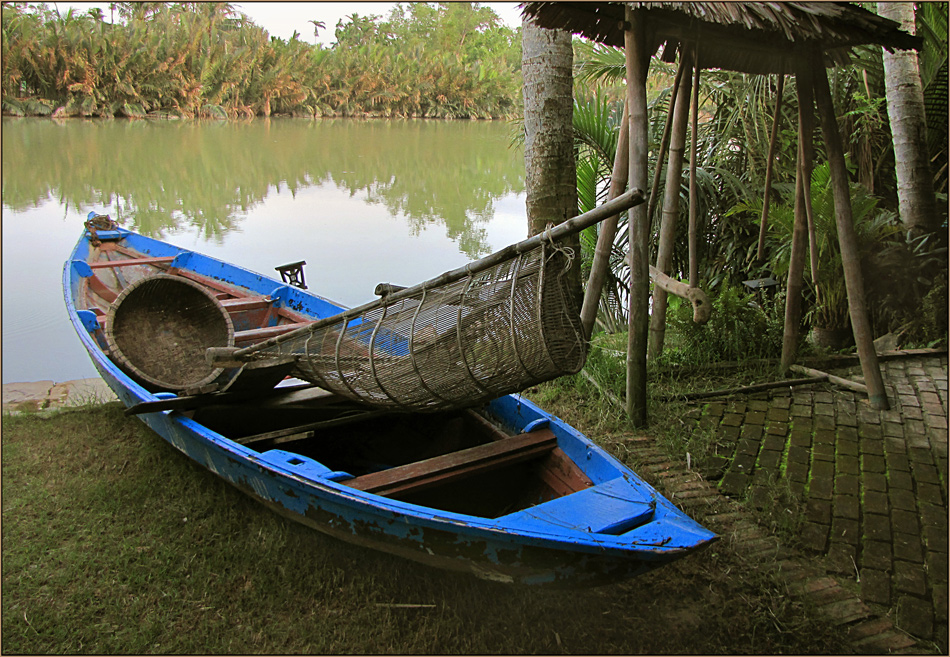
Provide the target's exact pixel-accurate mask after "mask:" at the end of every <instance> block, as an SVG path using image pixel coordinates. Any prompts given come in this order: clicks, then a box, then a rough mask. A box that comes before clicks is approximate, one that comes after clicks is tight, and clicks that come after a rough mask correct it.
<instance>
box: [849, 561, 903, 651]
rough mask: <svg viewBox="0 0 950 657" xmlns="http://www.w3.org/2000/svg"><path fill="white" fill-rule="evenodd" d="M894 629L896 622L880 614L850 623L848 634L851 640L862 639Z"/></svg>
mask: <svg viewBox="0 0 950 657" xmlns="http://www.w3.org/2000/svg"><path fill="white" fill-rule="evenodd" d="M861 580H862V581H863V580H864V571H862V572H861ZM888 586H890V580H888ZM893 629H894V623H892V622H891V620H890V619H889V618H886V617H880V616H878V617H876V618H868V619H867V620H861V621H858V622H857V623H854V624H853V625H849V626H848V628H847V634H846V636H847V638H848V640H849V641H860V640H862V639H867V638H868V637H877V636H880V635H881V634H884V633H885V632H887V631H888V630H893ZM911 644H913V642H911Z"/></svg>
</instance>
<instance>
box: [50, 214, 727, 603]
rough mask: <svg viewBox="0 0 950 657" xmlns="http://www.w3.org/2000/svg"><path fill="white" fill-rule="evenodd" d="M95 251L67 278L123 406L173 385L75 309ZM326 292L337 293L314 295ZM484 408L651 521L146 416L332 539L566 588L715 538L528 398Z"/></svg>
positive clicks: (168, 416)
mask: <svg viewBox="0 0 950 657" xmlns="http://www.w3.org/2000/svg"><path fill="white" fill-rule="evenodd" d="M123 234H124V232H123ZM88 252H89V245H88V240H87V238H86V237H83V238H81V239H80V242H79V243H78V244H77V247H76V250H75V251H74V253H73V255H72V257H71V259H70V260H69V261H68V262H67V263H66V267H65V269H64V275H63V284H64V290H65V294H66V305H67V308H68V310H69V314H70V318H71V321H72V322H73V325H74V327H75V328H76V331H77V334H78V335H79V337H80V339H81V341H82V342H83V345H84V346H85V348H86V350H87V352H88V353H89V355H90V358H91V359H92V361H93V363H94V365H95V367H96V368H97V370H98V371H99V373H100V375H101V376H102V378H103V379H104V380H105V381H106V383H107V384H108V385H109V386H110V387H111V388H112V389H113V391H115V393H116V395H117V396H118V397H119V399H120V400H121V401H122V403H123V404H125V405H126V406H127V407H132V406H135V405H137V404H141V403H143V402H154V401H157V400H159V399H162V398H167V397H169V396H171V395H169V394H168V393H152V392H150V391H149V390H147V389H145V388H144V387H142V386H141V385H140V384H139V383H136V381H134V380H133V379H132V378H131V377H130V376H129V375H128V374H126V373H125V372H124V371H123V370H122V369H120V368H119V366H118V365H117V364H116V363H115V362H113V361H112V360H111V359H110V358H109V357H108V356H107V355H106V353H105V352H104V351H103V349H102V347H101V344H100V343H99V342H97V340H96V339H95V338H94V337H93V334H92V333H91V332H90V330H89V328H90V326H89V319H88V317H85V318H84V317H83V316H81V315H80V314H79V312H77V307H76V303H75V300H76V296H77V295H78V294H79V290H80V287H81V285H82V281H81V274H82V267H81V266H78V265H76V264H74V263H75V262H76V261H77V260H79V261H82V260H83V258H84V257H85V254H86V253H88ZM244 271H245V270H239V273H240V272H244ZM255 276H256V275H255ZM258 279H263V277H258ZM268 285H271V286H273V285H279V283H277V282H275V281H265V282H263V283H262V284H261V287H262V289H267V286H268ZM318 303H319V304H325V303H329V302H326V300H323V299H319V298H318ZM297 305H298V307H303V304H297ZM331 309H332V306H331ZM487 410H488V412H489V413H490V415H492V416H494V417H496V418H499V419H500V420H501V421H503V423H504V424H505V425H507V426H509V427H513V428H514V429H515V430H516V431H520V430H530V427H531V426H537V425H538V423H539V422H541V423H545V424H546V425H547V426H548V427H549V428H550V430H551V431H552V432H553V433H554V434H555V435H556V436H557V439H558V444H559V446H561V447H563V448H564V449H565V451H566V452H568V453H569V454H570V455H571V458H572V459H573V460H574V461H576V462H578V461H579V462H582V463H585V462H586V464H587V465H586V467H587V474H588V475H589V476H590V477H591V480H592V483H593V484H595V485H596V486H595V488H596V487H597V486H609V485H614V486H617V485H622V486H624V487H625V489H629V492H628V493H624V494H625V495H627V496H628V497H629V496H632V495H634V494H636V495H638V496H642V498H643V504H648V505H650V509H651V510H650V513H651V514H652V516H651V517H654V521H653V522H649V523H646V524H644V525H639V526H636V527H634V528H632V529H630V530H629V531H626V530H625V531H623V532H620V533H619V534H617V533H615V534H609V533H605V534H600V533H597V532H591V531H590V530H589V528H588V531H587V532H586V533H585V532H584V530H583V528H582V527H581V528H580V529H579V528H578V527H580V525H583V524H584V522H585V519H584V518H580V519H579V520H577V521H576V522H575V521H574V520H571V521H570V522H571V524H573V525H577V526H572V527H569V528H566V529H564V530H563V531H561V530H560V529H558V528H556V527H553V526H548V525H544V524H543V523H541V524H538V521H537V519H536V518H529V519H528V522H523V521H522V520H520V517H519V520H518V521H517V522H516V521H515V520H514V519H512V518H515V516H506V517H501V518H479V517H473V516H468V515H465V514H461V513H452V512H449V511H440V510H438V509H432V508H429V507H424V506H419V505H417V504H412V503H409V502H401V501H399V500H395V499H389V498H384V497H381V496H378V495H374V494H372V493H366V492H364V491H361V490H356V489H353V488H350V487H349V486H347V485H346V482H345V481H342V482H338V481H333V480H331V479H327V478H325V477H323V476H316V475H314V474H313V473H314V472H325V471H326V470H327V468H325V467H323V466H322V465H321V464H319V463H316V462H311V461H310V459H307V458H304V457H299V456H297V455H294V454H292V453H288V452H283V451H281V450H271V451H269V452H257V451H255V450H253V449H250V448H248V447H245V446H243V445H241V444H238V443H236V442H234V441H233V440H231V439H229V438H227V437H225V436H223V435H221V434H219V433H217V432H215V431H213V430H211V429H209V428H208V427H207V426H204V425H203V424H201V423H199V422H196V421H195V420H193V419H191V418H190V417H188V415H187V414H186V413H183V412H179V411H176V410H167V411H159V412H151V413H145V414H142V415H140V416H139V417H140V419H142V420H143V421H144V422H145V423H146V424H147V425H148V426H149V427H150V428H151V429H152V430H154V431H155V432H156V433H157V434H158V435H159V436H161V437H162V438H163V439H165V440H166V441H167V442H168V443H170V444H171V445H172V446H174V447H175V448H176V449H177V450H179V451H180V452H182V453H183V454H184V455H186V456H187V457H188V458H190V459H192V460H193V461H195V462H196V463H198V464H199V465H201V466H202V467H204V468H206V469H208V470H209V471H211V472H212V473H214V474H215V475H217V476H219V477H221V478H222V479H223V480H225V481H226V482H228V483H230V484H232V485H234V486H235V487H237V488H238V489H240V490H241V491H243V492H244V493H246V494H248V495H250V496H251V497H253V498H255V499H256V500H258V501H260V502H261V503H263V504H265V505H266V506H267V507H269V508H271V509H272V510H274V511H275V512H277V513H280V514H281V515H283V516H286V517H288V518H290V519H292V520H294V521H296V522H299V523H301V524H303V525H306V526H308V527H311V528H313V529H315V530H317V531H320V532H322V533H324V534H326V535H329V536H332V537H334V538H336V539H340V540H344V541H347V542H349V543H353V544H356V545H361V546H364V547H368V548H372V549H374V550H379V551H383V552H386V553H389V554H393V555H396V556H399V557H404V558H407V559H411V560H413V561H417V562H420V563H424V564H427V565H430V566H435V567H438V568H441V569H447V570H452V571H460V572H468V573H472V574H474V575H476V576H478V577H480V578H484V579H489V580H494V581H499V582H508V583H521V584H533V585H548V586H558V587H563V586H579V585H600V584H605V583H610V582H615V581H618V580H621V579H626V578H629V577H632V576H636V575H639V574H641V573H643V572H646V571H648V570H651V569H653V568H655V567H657V566H660V565H662V564H664V563H666V562H668V561H670V560H672V559H676V558H678V557H680V556H683V555H685V554H687V553H688V552H690V551H692V550H695V549H696V548H698V547H701V546H703V545H706V544H708V543H709V542H711V541H712V540H714V539H715V536H714V535H713V534H712V533H711V532H708V531H707V530H705V529H704V528H702V527H701V526H699V525H698V524H697V523H695V522H693V521H692V520H691V519H689V518H688V517H686V516H685V515H683V514H682V513H681V512H679V511H678V510H677V509H676V508H675V507H673V505H672V504H670V503H669V502H668V501H666V500H665V499H664V498H662V496H659V495H658V494H656V493H655V491H653V490H652V489H651V488H650V487H649V486H648V485H647V484H645V483H644V482H642V481H641V480H639V478H637V477H636V475H634V474H633V473H632V472H630V471H629V470H627V469H626V468H625V467H624V466H622V465H621V464H620V463H619V462H617V461H616V460H615V459H613V458H612V457H610V456H609V455H607V454H606V453H605V452H604V451H603V450H602V449H600V448H599V447H597V446H596V445H594V444H593V443H592V442H590V441H589V440H588V439H587V438H586V437H584V436H582V435H581V434H579V433H578V432H577V431H576V430H574V429H573V428H572V427H570V426H569V425H567V424H566V423H564V422H563V421H561V420H560V419H558V418H556V417H554V416H552V415H550V414H548V413H546V412H545V411H543V410H542V409H540V408H539V407H537V406H536V405H534V404H533V403H531V402H530V401H529V400H527V399H524V398H521V397H520V396H517V395H507V396H504V397H501V398H498V399H496V400H494V401H492V402H491V403H490V404H489V405H488V408H487ZM591 464H593V465H591ZM308 467H309V468H311V469H310V470H307V468H308ZM542 506H544V505H542ZM516 515H517V514H516ZM506 518H508V519H506ZM532 523H533V524H532ZM618 531H619V530H618Z"/></svg>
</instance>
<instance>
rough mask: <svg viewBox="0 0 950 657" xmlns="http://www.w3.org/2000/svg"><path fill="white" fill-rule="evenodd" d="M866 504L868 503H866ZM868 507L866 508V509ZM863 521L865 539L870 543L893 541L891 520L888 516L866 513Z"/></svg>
mask: <svg viewBox="0 0 950 657" xmlns="http://www.w3.org/2000/svg"><path fill="white" fill-rule="evenodd" d="M865 504H866V501H865ZM866 508H867V507H865V509H866ZM862 521H863V524H864V537H865V539H866V540H869V541H885V542H890V540H891V518H890V516H888V515H882V514H878V513H867V512H866V511H865V513H864V515H863V517H862Z"/></svg>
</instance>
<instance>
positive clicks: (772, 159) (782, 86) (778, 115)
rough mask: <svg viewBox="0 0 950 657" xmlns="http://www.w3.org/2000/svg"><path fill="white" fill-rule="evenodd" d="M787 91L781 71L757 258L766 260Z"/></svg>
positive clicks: (766, 168) (767, 164)
mask: <svg viewBox="0 0 950 657" xmlns="http://www.w3.org/2000/svg"><path fill="white" fill-rule="evenodd" d="M784 91H785V74H784V73H779V76H778V89H777V90H776V91H775V116H774V117H773V118H772V134H771V135H769V159H768V160H767V161H766V163H765V195H764V196H763V198H762V219H761V221H760V222H759V249H758V251H757V254H756V260H757V261H758V264H759V265H761V264H762V263H764V262H765V229H766V226H768V221H769V203H770V202H771V199H772V167H773V166H774V164H775V142H776V141H778V124H779V120H780V118H781V115H782V94H783V92H784Z"/></svg>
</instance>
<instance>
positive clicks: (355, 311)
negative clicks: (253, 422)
mask: <svg viewBox="0 0 950 657" xmlns="http://www.w3.org/2000/svg"><path fill="white" fill-rule="evenodd" d="M641 189H642V188H637V189H631V190H630V191H628V192H626V193H624V194H622V195H621V196H618V197H617V198H615V199H614V200H612V201H608V202H607V203H604V204H603V205H600V206H598V207H596V208H594V209H593V210H591V211H589V212H585V213H584V214H581V215H578V216H576V217H572V218H570V219H568V220H566V221H563V222H561V223H560V224H558V225H557V226H554V227H553V228H551V229H550V230H546V231H544V232H543V233H538V234H537V235H533V236H532V237H529V238H527V239H525V240H522V241H520V242H518V243H516V244H511V245H509V246H506V247H505V248H503V249H501V250H500V251H495V252H494V253H492V254H491V255H487V256H485V257H484V258H481V259H479V260H476V261H474V262H470V263H468V264H467V265H465V266H463V267H459V268H458V269H453V270H451V271H447V272H445V273H443V274H442V275H441V276H437V277H436V278H431V279H429V280H427V281H425V282H423V283H418V284H416V285H413V286H411V287H407V288H404V289H402V290H398V291H396V292H393V293H392V294H388V295H385V296H383V297H382V298H380V299H376V300H375V301H370V302H369V303H365V304H363V305H362V306H358V307H356V308H351V309H350V310H347V311H344V312H342V313H340V314H338V315H334V316H332V317H326V318H324V319H320V320H317V321H315V322H313V323H312V324H307V325H306V326H302V327H301V328H299V329H297V330H295V331H290V332H288V333H284V334H282V335H279V336H277V337H274V338H270V339H269V340H264V341H263V342H259V343H257V344H252V345H250V346H248V347H244V348H242V349H236V350H233V351H230V352H228V349H227V348H212V349H209V350H208V353H207V354H206V357H207V358H208V362H209V363H211V364H214V363H217V362H219V361H223V360H235V359H242V358H244V357H247V356H250V355H251V354H253V353H254V352H257V351H260V350H261V349H267V348H269V347H275V346H277V345H278V344H281V343H282V342H286V341H288V340H292V339H294V338H298V337H300V336H301V335H306V334H307V333H313V332H314V331H316V330H318V329H320V328H323V327H324V326H329V325H331V324H335V323H338V322H344V321H349V320H351V319H353V318H355V317H358V316H359V315H361V314H363V313H364V312H366V311H368V310H372V309H374V308H379V307H381V306H384V305H390V304H392V303H395V302H396V301H399V300H400V299H404V298H406V297H410V296H413V295H415V294H417V293H419V292H422V291H423V290H431V289H433V288H437V287H441V286H443V285H448V284H449V283H452V282H455V281H457V280H460V279H462V278H465V277H466V276H470V275H472V274H477V273H478V272H481V271H485V270H486V269H488V268H489V267H494V266H495V265H497V264H498V263H501V262H504V261H506V260H510V259H512V258H514V257H515V256H517V255H518V254H519V253H524V252H525V251H530V250H531V249H533V248H536V247H537V246H539V245H540V244H541V242H542V241H543V240H548V239H551V240H558V239H561V238H563V237H566V236H569V235H576V234H577V233H579V232H580V231H582V230H584V229H585V228H587V227H589V226H593V225H594V224H596V223H597V222H599V221H603V220H604V219H607V218H608V217H610V216H611V215H615V214H618V213H620V212H623V211H624V210H627V209H628V208H631V207H634V206H640V205H642V204H643V202H644V200H645V198H644V195H643V191H641ZM225 352H228V353H225Z"/></svg>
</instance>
